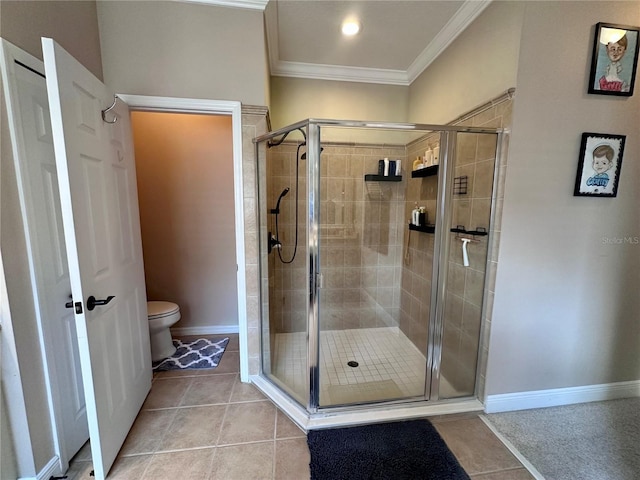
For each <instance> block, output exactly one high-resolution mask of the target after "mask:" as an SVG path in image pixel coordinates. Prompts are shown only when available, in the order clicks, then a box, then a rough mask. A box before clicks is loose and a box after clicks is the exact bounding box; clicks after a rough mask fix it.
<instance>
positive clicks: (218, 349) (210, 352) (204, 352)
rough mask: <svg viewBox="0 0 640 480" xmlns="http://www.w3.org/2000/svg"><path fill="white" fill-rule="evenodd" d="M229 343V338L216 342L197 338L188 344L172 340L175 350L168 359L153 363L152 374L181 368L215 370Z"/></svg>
mask: <svg viewBox="0 0 640 480" xmlns="http://www.w3.org/2000/svg"><path fill="white" fill-rule="evenodd" d="M228 343H229V338H223V339H222V340H218V341H216V342H214V341H212V340H207V339H206V338H199V339H198V340H194V341H193V342H189V343H182V342H181V341H180V340H175V339H174V340H173V344H174V345H175V346H176V348H177V350H176V353H174V354H173V355H172V356H170V357H169V358H165V359H164V360H160V361H159V362H153V371H154V372H163V371H166V370H179V369H183V368H216V367H217V366H218V364H219V363H220V359H221V358H222V354H223V353H224V349H225V348H226V347H227V344H228Z"/></svg>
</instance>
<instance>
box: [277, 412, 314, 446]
mask: <svg viewBox="0 0 640 480" xmlns="http://www.w3.org/2000/svg"><path fill="white" fill-rule="evenodd" d="M296 437H304V438H305V441H306V438H307V435H306V434H305V433H304V431H303V430H302V429H301V428H300V427H298V426H297V425H296V424H295V423H293V422H292V421H291V420H290V419H289V417H287V416H286V415H285V414H284V413H282V412H281V411H280V410H278V411H277V413H276V438H296Z"/></svg>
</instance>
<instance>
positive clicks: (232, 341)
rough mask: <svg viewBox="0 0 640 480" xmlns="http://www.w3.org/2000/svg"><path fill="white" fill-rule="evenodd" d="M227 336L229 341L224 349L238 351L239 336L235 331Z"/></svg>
mask: <svg viewBox="0 0 640 480" xmlns="http://www.w3.org/2000/svg"><path fill="white" fill-rule="evenodd" d="M227 337H229V343H228V344H227V348H226V350H227V351H229V352H238V351H240V336H239V335H238V334H237V333H233V334H229V335H227Z"/></svg>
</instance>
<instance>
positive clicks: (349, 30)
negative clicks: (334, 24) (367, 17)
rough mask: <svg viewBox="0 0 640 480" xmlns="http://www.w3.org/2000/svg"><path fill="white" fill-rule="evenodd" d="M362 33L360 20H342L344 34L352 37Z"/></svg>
mask: <svg viewBox="0 0 640 480" xmlns="http://www.w3.org/2000/svg"><path fill="white" fill-rule="evenodd" d="M358 33H360V22H359V21H358V20H354V19H349V20H345V21H344V22H342V34H343V35H347V36H348V37H352V36H354V35H357V34H358Z"/></svg>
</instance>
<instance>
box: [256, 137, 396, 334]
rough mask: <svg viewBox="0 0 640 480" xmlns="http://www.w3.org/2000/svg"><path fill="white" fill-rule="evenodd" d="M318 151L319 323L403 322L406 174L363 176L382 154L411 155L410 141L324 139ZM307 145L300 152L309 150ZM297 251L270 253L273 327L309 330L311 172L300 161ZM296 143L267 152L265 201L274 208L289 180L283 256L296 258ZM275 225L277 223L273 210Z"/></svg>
mask: <svg viewBox="0 0 640 480" xmlns="http://www.w3.org/2000/svg"><path fill="white" fill-rule="evenodd" d="M323 148H324V150H323V153H322V155H321V158H320V190H321V192H320V197H321V203H320V218H321V225H320V230H319V235H320V245H321V249H320V258H321V260H320V261H321V271H322V273H323V275H324V287H323V288H322V289H321V291H320V328H321V329H322V330H342V329H350V328H367V327H369V328H370V327H381V326H397V325H398V321H399V311H400V309H399V307H400V288H399V282H400V273H401V268H400V258H401V254H402V230H401V223H402V221H401V217H402V209H403V205H404V203H403V202H404V185H405V183H404V181H402V182H365V181H364V175H365V174H367V173H374V174H375V173H377V170H378V161H379V160H380V159H382V158H385V157H387V158H391V159H398V160H402V161H403V163H404V160H405V148H404V146H399V147H389V146H385V147H380V146H376V145H364V146H363V145H358V146H355V145H339V144H338V145H336V144H333V145H332V144H331V143H327V142H323ZM303 151H304V149H303V150H301V152H303ZM299 164H300V165H299V168H300V171H299V178H298V185H299V188H300V192H299V207H298V208H299V211H298V226H299V231H298V253H297V255H296V259H295V260H294V262H293V263H291V264H284V263H283V262H281V261H280V260H279V259H278V257H277V256H276V255H277V252H273V253H272V254H271V255H270V256H269V259H268V265H269V281H270V286H271V291H270V298H269V308H268V311H269V316H270V323H271V328H272V329H273V331H272V333H284V332H300V331H305V330H306V301H307V298H308V282H307V279H306V258H307V257H306V251H307V249H306V245H307V239H306V229H307V227H306V221H307V218H306V213H307V209H306V201H305V199H306V180H305V178H306V173H307V161H306V160H302V161H299ZM295 169H296V145H295V144H283V145H281V146H279V147H274V148H271V149H270V151H269V152H268V166H267V170H268V173H267V191H268V194H267V197H268V200H267V203H268V208H274V207H275V204H276V202H277V198H278V196H279V195H280V193H281V192H282V190H283V189H284V188H285V187H289V188H290V191H289V193H288V194H287V196H286V197H284V198H283V200H282V202H281V206H280V210H281V213H280V215H279V221H278V224H279V225H278V226H279V228H278V230H279V237H280V240H281V241H282V243H283V248H282V252H281V253H282V257H283V259H284V260H289V259H290V258H291V255H292V252H293V248H292V245H293V243H294V239H295V227H294V225H295V185H296V176H295ZM270 217H271V218H270V219H269V220H268V225H269V228H270V229H271V230H272V231H273V230H274V229H275V222H274V220H275V219H274V216H273V215H270Z"/></svg>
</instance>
